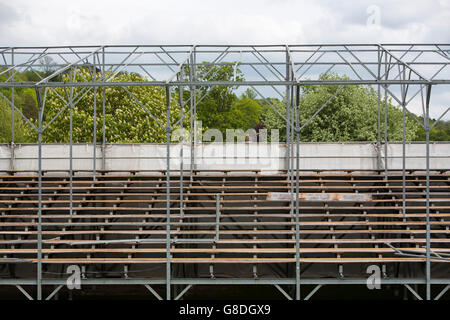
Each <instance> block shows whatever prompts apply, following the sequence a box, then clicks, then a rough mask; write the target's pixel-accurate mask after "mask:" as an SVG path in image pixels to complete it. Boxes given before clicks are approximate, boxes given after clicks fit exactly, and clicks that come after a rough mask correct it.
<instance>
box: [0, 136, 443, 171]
mask: <svg viewBox="0 0 450 320" xmlns="http://www.w3.org/2000/svg"><path fill="white" fill-rule="evenodd" d="M11 150H12V149H11V147H10V146H9V145H4V144H3V145H0V170H9V169H11V161H10V159H11ZM381 151H382V156H383V154H384V146H382V148H381ZM183 153H184V156H183V159H184V164H185V165H184V168H185V169H188V168H189V162H190V149H189V146H188V145H185V146H184V149H183ZM285 154H286V146H285V145H284V144H278V143H274V144H263V143H261V144H258V143H237V144H219V143H210V144H199V145H197V146H196V148H195V158H196V160H195V164H196V168H197V169H205V170H207V169H263V170H268V171H277V170H280V169H284V168H286V158H285ZM406 155H407V159H406V167H407V168H411V169H421V168H422V169H424V168H425V144H424V143H408V144H407V145H406ZM37 156H38V147H37V145H35V144H24V145H16V146H15V147H14V160H13V163H12V165H13V167H14V169H15V170H37V169H38V161H37ZM42 157H43V162H42V168H43V169H53V170H54V169H57V170H66V169H69V145H67V144H44V145H43V146H42ZM96 163H97V169H102V150H101V147H100V146H97V160H96ZM170 164H171V167H172V168H173V169H179V168H180V145H179V144H174V145H171V158H170ZM92 167H93V145H92V144H75V145H73V169H76V170H92ZM300 167H301V168H302V169H360V170H371V169H376V168H377V152H376V148H375V145H374V144H372V143H302V144H301V145H300ZM430 167H431V168H432V169H448V168H449V167H450V142H449V143H431V144H430ZM165 168H166V145H165V144H111V145H107V146H106V150H105V169H115V170H128V169H133V170H153V169H165ZM388 168H390V169H401V168H402V144H401V143H391V144H389V145H388Z"/></svg>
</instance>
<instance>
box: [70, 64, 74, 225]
mask: <svg viewBox="0 0 450 320" xmlns="http://www.w3.org/2000/svg"><path fill="white" fill-rule="evenodd" d="M70 73H71V75H70V78H71V81H74V80H75V79H74V78H73V70H71V71H70ZM69 111H70V115H69V202H70V203H69V206H70V207H69V211H70V216H71V217H72V214H73V86H71V87H70V96H69Z"/></svg>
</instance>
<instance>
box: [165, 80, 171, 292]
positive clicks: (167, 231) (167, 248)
mask: <svg viewBox="0 0 450 320" xmlns="http://www.w3.org/2000/svg"><path fill="white" fill-rule="evenodd" d="M166 148H167V149H166V299H167V300H170V280H171V279H170V278H171V265H170V263H171V261H170V260H171V257H170V86H166Z"/></svg>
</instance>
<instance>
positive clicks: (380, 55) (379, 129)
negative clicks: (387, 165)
mask: <svg viewBox="0 0 450 320" xmlns="http://www.w3.org/2000/svg"><path fill="white" fill-rule="evenodd" d="M377 53H378V76H377V79H378V81H379V80H381V59H382V53H381V52H380V46H378V51H377ZM380 87H381V86H380V85H379V84H378V85H377V96H378V99H377V100H378V123H377V169H378V170H380V169H381V92H380Z"/></svg>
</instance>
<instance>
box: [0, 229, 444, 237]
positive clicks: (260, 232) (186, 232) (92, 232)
mask: <svg viewBox="0 0 450 320" xmlns="http://www.w3.org/2000/svg"><path fill="white" fill-rule="evenodd" d="M300 232H301V233H302V234H304V235H305V234H320V235H324V234H325V235H343V234H368V235H371V234H388V233H390V234H398V235H400V234H404V235H424V234H425V233H426V230H425V229H344V230H340V229H335V230H330V229H328V228H326V229H302V230H301V231H300ZM430 232H431V233H432V234H439V235H448V234H450V230H447V229H440V230H438V229H432V230H430ZM42 234H43V235H52V236H53V235H54V236H64V235H89V234H90V235H111V234H112V235H119V234H127V235H152V234H155V235H165V234H166V232H165V229H160V230H131V229H130V230H123V229H121V230H64V231H63V230H43V231H42ZM171 234H172V235H174V236H176V235H180V236H181V235H212V236H214V235H215V230H213V229H209V230H206V229H205V230H199V229H197V230H172V231H171ZM220 234H221V235H224V236H226V235H250V236H254V235H270V236H273V235H295V230H289V229H263V230H261V229H260V230H254V229H246V230H244V229H236V230H221V231H220ZM0 235H37V231H34V230H33V231H31V230H28V231H24V230H7V231H3V230H0Z"/></svg>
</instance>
